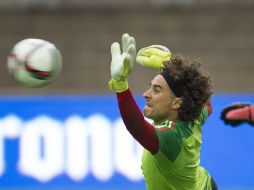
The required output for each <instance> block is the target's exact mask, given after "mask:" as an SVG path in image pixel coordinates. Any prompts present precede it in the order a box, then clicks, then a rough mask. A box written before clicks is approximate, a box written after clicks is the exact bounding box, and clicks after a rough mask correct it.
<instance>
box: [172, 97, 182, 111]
mask: <svg viewBox="0 0 254 190" xmlns="http://www.w3.org/2000/svg"><path fill="white" fill-rule="evenodd" d="M182 103H183V100H182V99H181V98H175V99H174V100H173V102H172V109H174V110H178V109H179V108H180V107H181V105H182Z"/></svg>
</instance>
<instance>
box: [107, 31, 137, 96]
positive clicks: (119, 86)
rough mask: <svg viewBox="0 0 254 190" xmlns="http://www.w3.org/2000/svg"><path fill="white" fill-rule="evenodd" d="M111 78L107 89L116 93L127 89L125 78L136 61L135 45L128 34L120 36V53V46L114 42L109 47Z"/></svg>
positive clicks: (132, 38)
mask: <svg viewBox="0 0 254 190" xmlns="http://www.w3.org/2000/svg"><path fill="white" fill-rule="evenodd" d="M111 56H112V59H111V66H110V71H111V77H112V79H111V80H110V81H109V88H110V89H111V90H114V91H116V92H123V91H125V90H127V89H128V82H127V77H128V74H129V73H130V72H131V70H132V68H133V66H134V64H135V61H136V44H135V39H134V37H132V36H130V35H129V34H126V33H125V34H123V35H122V53H121V49H120V44H119V43H118V42H114V43H113V44H112V45H111Z"/></svg>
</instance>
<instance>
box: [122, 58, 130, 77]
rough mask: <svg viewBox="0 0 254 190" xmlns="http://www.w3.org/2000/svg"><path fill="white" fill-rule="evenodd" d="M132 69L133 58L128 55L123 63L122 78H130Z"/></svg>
mask: <svg viewBox="0 0 254 190" xmlns="http://www.w3.org/2000/svg"><path fill="white" fill-rule="evenodd" d="M130 68H131V57H130V55H128V54H126V55H125V58H124V61H123V71H122V73H121V78H126V77H127V76H128V74H129V72H130Z"/></svg>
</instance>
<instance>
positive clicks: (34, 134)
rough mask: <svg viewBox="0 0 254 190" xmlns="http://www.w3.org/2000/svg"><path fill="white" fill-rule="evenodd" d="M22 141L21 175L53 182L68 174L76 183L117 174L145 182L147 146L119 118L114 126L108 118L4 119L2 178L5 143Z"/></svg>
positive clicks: (0, 150)
mask: <svg viewBox="0 0 254 190" xmlns="http://www.w3.org/2000/svg"><path fill="white" fill-rule="evenodd" d="M7 140H8V141H9V140H17V141H18V142H19V147H18V151H19V152H18V155H19V158H18V163H17V171H14V172H18V173H19V174H20V175H26V176H29V177H32V178H34V179H36V180H38V181H41V182H47V181H50V180H52V179H54V178H55V177H57V176H59V175H62V174H65V175H67V176H68V177H69V178H70V179H72V180H73V181H80V180H84V179H85V178H86V177H87V176H88V175H89V174H91V175H93V176H94V177H95V178H96V179H97V180H99V181H107V180H109V179H110V178H111V177H112V176H113V175H114V173H115V172H118V173H121V174H122V175H123V176H125V177H126V178H128V179H129V180H131V181H138V180H141V179H142V174H141V169H140V165H141V156H142V149H143V148H142V147H141V146H140V145H139V144H138V143H137V142H135V141H134V139H133V138H132V137H131V136H130V134H129V133H128V132H127V130H126V129H125V126H124V124H123V122H122V120H121V119H120V118H119V119H118V120H116V121H115V122H111V121H110V120H109V119H108V118H106V117H104V116H103V115H97V114H95V115H92V116H90V117H88V118H82V117H81V116H79V115H73V116H70V117H69V118H67V119H66V120H65V121H59V120H56V119H54V118H51V117H49V116H43V115H42V116H38V117H36V118H33V119H32V120H29V121H22V120H21V119H20V118H19V117H18V116H16V115H9V116H7V117H4V118H2V119H1V120H0V178H1V176H2V175H4V173H5V170H6V167H7V163H6V161H5V160H4V158H5V154H6V152H5V142H6V141H7Z"/></svg>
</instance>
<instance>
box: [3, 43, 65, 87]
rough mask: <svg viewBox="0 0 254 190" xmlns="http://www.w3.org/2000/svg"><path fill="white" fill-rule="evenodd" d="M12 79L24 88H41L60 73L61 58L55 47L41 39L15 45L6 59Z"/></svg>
mask: <svg viewBox="0 0 254 190" xmlns="http://www.w3.org/2000/svg"><path fill="white" fill-rule="evenodd" d="M7 67H8V71H9V73H10V74H11V75H12V76H13V78H14V79H15V80H16V81H17V82H19V83H20V84H22V85H23V86H26V87H42V86H45V85H47V84H49V83H50V82H52V81H53V80H54V79H55V78H56V77H57V76H58V75H59V73H60V72H61V69H62V57H61V53H60V51H59V50H58V49H57V48H56V46H55V45H54V44H52V43H50V42H48V41H46V40H42V39H33V38H29V39H24V40H22V41H19V42H18V43H16V44H15V45H14V47H13V49H12V51H11V53H10V54H9V56H8V58H7Z"/></svg>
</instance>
